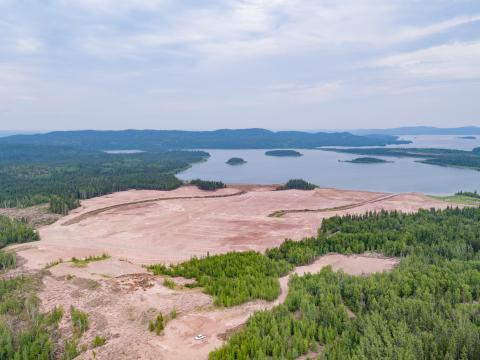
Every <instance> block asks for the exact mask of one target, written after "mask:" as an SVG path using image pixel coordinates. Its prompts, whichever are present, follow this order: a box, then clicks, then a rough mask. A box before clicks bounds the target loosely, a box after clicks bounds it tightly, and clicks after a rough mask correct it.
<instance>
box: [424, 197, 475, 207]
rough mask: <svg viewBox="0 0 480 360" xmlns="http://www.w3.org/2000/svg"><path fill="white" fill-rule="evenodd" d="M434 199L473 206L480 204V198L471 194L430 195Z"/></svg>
mask: <svg viewBox="0 0 480 360" xmlns="http://www.w3.org/2000/svg"><path fill="white" fill-rule="evenodd" d="M430 197H431V198H433V199H436V200H442V201H446V202H449V203H452V204H459V205H473V206H480V199H478V198H474V197H471V196H465V195H448V196H434V195H431V196H430Z"/></svg>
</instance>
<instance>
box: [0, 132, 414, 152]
mask: <svg viewBox="0 0 480 360" xmlns="http://www.w3.org/2000/svg"><path fill="white" fill-rule="evenodd" d="M1 143H4V144H7V143H8V144H35V145H55V146H68V147H76V148H82V149H88V150H99V151H105V150H129V149H138V150H144V151H160V150H162V151H165V150H174V149H176V150H183V149H275V148H279V149H282V148H283V149H285V148H287V149H288V148H298V149H313V148H317V147H320V146H385V145H389V144H408V143H410V141H404V140H399V139H398V137H397V136H392V135H374V136H369V135H353V134H350V133H348V132H336V133H326V132H317V133H311V132H302V131H276V132H275V131H270V130H265V129H221V130H215V131H180V130H124V131H94V130H85V131H56V132H51V133H46V134H35V135H14V136H8V137H4V138H0V144H1Z"/></svg>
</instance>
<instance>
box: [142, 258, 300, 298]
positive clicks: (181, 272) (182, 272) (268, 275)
mask: <svg viewBox="0 0 480 360" xmlns="http://www.w3.org/2000/svg"><path fill="white" fill-rule="evenodd" d="M291 268H292V266H291V265H290V264H288V263H287V262H286V261H284V260H271V259H269V258H267V257H265V256H263V255H261V254H259V253H257V252H253V251H247V252H232V253H227V254H223V255H214V256H207V257H205V258H201V259H198V258H195V257H194V258H192V259H191V260H189V261H186V262H183V263H180V264H178V265H174V266H171V267H165V266H164V265H161V264H157V265H151V266H149V267H148V269H149V270H150V271H152V272H153V273H154V274H155V275H159V274H162V275H169V276H183V277H186V278H188V279H191V278H194V279H196V281H197V283H198V285H199V286H202V287H203V288H204V290H205V292H206V293H207V294H210V295H213V296H214V298H215V304H217V305H222V306H233V305H238V304H241V303H244V302H246V301H249V300H254V299H264V300H270V301H271V300H275V299H276V298H277V297H278V295H280V284H279V282H278V277H281V276H284V275H287V274H288V272H289V271H290V270H291Z"/></svg>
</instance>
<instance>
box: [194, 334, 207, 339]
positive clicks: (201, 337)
mask: <svg viewBox="0 0 480 360" xmlns="http://www.w3.org/2000/svg"><path fill="white" fill-rule="evenodd" d="M205 338H206V336H205V335H202V334H198V335H197V336H195V337H194V339H195V340H203V339H205Z"/></svg>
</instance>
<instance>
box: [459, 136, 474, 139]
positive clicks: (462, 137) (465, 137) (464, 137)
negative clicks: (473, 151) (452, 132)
mask: <svg viewBox="0 0 480 360" xmlns="http://www.w3.org/2000/svg"><path fill="white" fill-rule="evenodd" d="M458 138H459V139H464V140H476V139H477V138H476V137H475V136H459V137H458Z"/></svg>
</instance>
